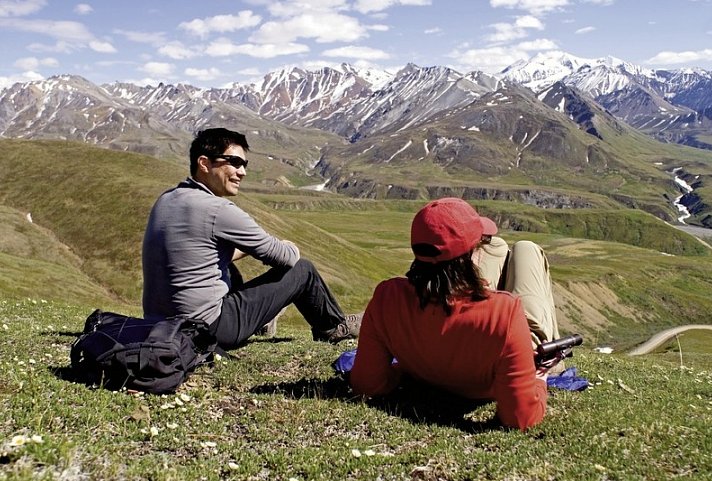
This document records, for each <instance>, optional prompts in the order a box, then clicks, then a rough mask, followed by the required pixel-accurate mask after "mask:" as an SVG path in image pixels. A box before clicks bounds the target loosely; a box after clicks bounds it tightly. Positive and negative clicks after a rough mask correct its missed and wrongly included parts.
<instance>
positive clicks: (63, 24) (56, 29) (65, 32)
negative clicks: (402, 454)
mask: <svg viewBox="0 0 712 481" xmlns="http://www.w3.org/2000/svg"><path fill="white" fill-rule="evenodd" d="M0 27H4V28H7V29H10V30H20V31H22V32H31V33H38V34H43V35H47V36H50V37H53V38H57V39H61V40H65V41H74V42H89V41H91V40H94V35H92V34H91V32H90V31H89V30H88V29H87V28H86V27H85V26H84V24H82V23H79V22H70V21H64V20H60V21H55V20H25V19H19V18H18V19H3V18H0Z"/></svg>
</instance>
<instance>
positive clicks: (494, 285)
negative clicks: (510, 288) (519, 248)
mask: <svg viewBox="0 0 712 481" xmlns="http://www.w3.org/2000/svg"><path fill="white" fill-rule="evenodd" d="M508 253H509V246H508V245H507V241H505V240H504V239H502V238H501V237H497V236H492V238H491V239H490V241H489V243H488V244H482V245H480V246H479V247H478V248H477V249H475V250H474V251H473V252H472V262H474V263H475V265H476V266H477V267H478V268H479V269H480V274H481V275H482V277H483V278H484V279H485V280H487V284H488V286H487V287H489V288H490V289H503V288H504V274H505V264H506V262H507V255H508Z"/></svg>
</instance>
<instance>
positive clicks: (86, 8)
mask: <svg viewBox="0 0 712 481" xmlns="http://www.w3.org/2000/svg"><path fill="white" fill-rule="evenodd" d="M93 11H94V9H93V8H92V6H91V5H89V4H88V3H78V4H77V5H76V6H75V7H74V13H76V14H77V15H89V14H90V13H91V12H93Z"/></svg>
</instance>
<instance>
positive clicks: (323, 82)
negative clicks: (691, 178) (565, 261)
mask: <svg viewBox="0 0 712 481" xmlns="http://www.w3.org/2000/svg"><path fill="white" fill-rule="evenodd" d="M711 82H712V76H711V74H710V73H709V72H706V71H697V70H684V71H682V70H681V71H661V70H655V71H653V70H650V69H645V68H642V67H638V66H635V65H632V64H629V63H626V62H623V61H621V60H618V59H614V58H612V57H607V58H604V59H598V60H588V59H581V58H578V57H574V56H571V55H568V54H563V53H558V54H556V55H549V56H544V55H540V56H537V57H535V58H534V59H532V61H531V62H520V63H518V64H515V65H513V66H511V67H509V68H508V69H506V71H504V72H503V73H502V75H500V76H492V75H487V74H485V73H482V72H477V71H474V72H467V73H464V74H463V73H461V72H457V71H455V70H453V69H450V68H447V67H438V66H435V67H420V66H417V65H413V64H409V65H407V66H405V67H404V68H402V69H400V70H399V71H398V72H396V73H394V74H390V73H388V72H379V71H376V70H359V69H356V68H354V67H352V66H349V65H347V64H343V65H341V66H340V67H339V68H323V69H320V70H316V71H308V70H304V69H298V68H290V69H285V70H281V71H277V72H272V73H270V74H268V75H266V76H265V77H264V79H263V80H262V82H260V83H259V84H250V85H242V84H234V85H232V86H231V87H229V88H221V89H199V88H196V87H193V86H190V85H184V84H178V85H164V84H159V85H157V86H144V87H140V86H136V85H132V84H126V83H114V84H110V85H103V86H97V85H94V84H92V83H91V82H89V81H87V80H85V79H83V78H81V77H76V76H58V77H52V78H50V79H47V80H44V81H36V82H27V83H24V84H16V85H14V86H12V87H11V88H8V89H5V90H3V91H0V137H24V138H44V139H47V138H53V139H69V140H79V141H84V142H89V143H95V144H97V145H101V146H105V147H110V148H114V149H121V150H132V151H137V152H141V153H148V154H151V155H155V156H164V157H165V156H170V157H180V158H182V159H184V158H185V153H186V151H187V147H188V144H189V142H190V138H192V135H193V133H194V132H195V131H196V130H199V129H202V128H205V127H208V126H225V125H229V126H230V127H231V128H234V129H236V130H240V131H243V132H246V133H248V135H249V137H250V139H254V142H255V144H253V147H256V148H255V149H254V154H255V155H260V156H262V158H263V159H268V160H269V162H273V163H272V164H270V165H272V167H277V166H279V168H277V169H275V170H274V176H275V177H279V176H280V175H281V173H279V172H282V170H281V169H286V170H284V172H291V173H292V174H295V175H301V176H302V178H301V180H300V182H306V181H308V180H306V179H305V178H304V176H305V175H306V176H309V175H321V176H323V177H322V178H319V179H317V180H318V181H319V182H323V181H324V180H325V179H329V182H330V184H329V185H330V186H331V187H332V188H333V189H335V190H339V191H342V192H348V193H350V194H353V195H358V196H362V195H386V194H383V192H386V191H387V195H389V196H396V197H398V196H401V197H403V196H405V197H408V196H416V197H417V196H423V195H424V194H423V191H419V190H418V189H415V190H412V188H410V187H406V186H405V185H403V184H401V185H400V186H395V187H393V186H392V187H388V186H387V185H384V184H383V182H382V180H377V179H370V180H369V179H366V178H364V177H363V176H361V177H359V178H357V179H354V178H353V177H352V175H353V174H354V170H353V169H351V168H349V167H348V165H347V164H348V163H349V162H356V163H360V164H361V165H363V164H373V165H374V166H388V165H390V166H393V165H399V166H400V165H401V164H402V165H409V163H414V164H418V163H420V162H423V161H425V162H428V163H429V165H431V166H432V168H433V169H435V170H433V171H432V172H439V173H440V174H442V175H445V176H446V177H447V176H454V177H452V179H459V178H460V176H461V175H475V178H481V177H482V176H490V175H496V176H506V175H509V173H510V172H518V174H517V175H521V178H527V179H530V180H529V181H530V182H532V183H534V184H536V183H541V182H544V183H549V184H550V183H551V182H564V183H566V182H572V179H574V178H575V176H576V175H578V173H579V172H588V173H589V174H590V173H592V172H594V171H600V172H606V170H607V169H608V168H613V167H610V166H613V165H618V167H616V168H618V169H620V170H621V171H623V170H625V169H628V166H627V165H625V163H620V162H621V160H620V159H621V158H625V157H626V155H627V153H625V152H623V153H621V152H617V151H616V149H618V148H619V147H618V146H619V145H622V144H627V143H628V137H625V136H631V132H633V131H632V130H631V129H630V128H629V127H627V126H624V124H623V123H621V121H625V122H626V123H628V124H630V125H632V126H634V127H636V128H638V129H640V130H642V131H644V132H647V133H649V134H652V135H654V136H657V137H658V138H659V139H662V140H665V141H667V142H679V143H686V144H688V145H695V146H698V147H703V148H712V146H709V145H707V143H706V142H705V140H704V139H705V138H707V137H709V129H710V123H711V122H712V120H711V117H712V99H710V96H711V95H712V94H711V93H710V92H711V91H712V88H710V83H711ZM532 90H533V92H532ZM594 99H595V100H594ZM614 116H615V117H614ZM335 134H336V135H335ZM636 135H638V134H636ZM704 135H706V136H707V137H705V136H704ZM621 136H623V137H625V139H624V140H622V141H621V140H620V139H617V138H618V137H621ZM612 141H613V142H612ZM634 142H640V140H638V137H636V140H634ZM251 143H252V140H251ZM643 149H647V150H648V151H650V150H651V149H650V148H649V147H644V148H643ZM652 150H653V151H654V150H655V149H652ZM673 158H674V155H673ZM264 165H265V166H267V164H264ZM315 166H316V167H317V168H316V170H312V169H313V168H314V167H315ZM272 167H264V168H265V169H268V170H269V169H271V168H272ZM672 167H677V165H676V166H670V168H672ZM559 169H561V170H560V172H559V173H558V175H560V176H561V177H556V176H554V175H552V172H554V171H558V170H559ZM398 170H399V171H400V167H398ZM407 170H408V169H407V168H406V169H405V171H407ZM643 170H644V169H643ZM253 172H255V173H257V171H253ZM440 174H438V175H440ZM263 175H264V176H265V178H266V177H268V176H269V175H271V173H270V172H268V171H267V170H266V171H264V174H263ZM419 175H420V174H419V173H418V171H417V170H416V173H414V176H419ZM663 177H664V176H663ZM448 178H450V177H448ZM517 178H520V177H517ZM633 180H635V179H633ZM667 181H668V179H666V178H663V180H660V179H658V180H657V181H656V182H661V183H658V184H656V185H655V186H654V188H655V189H660V191H665V190H666V189H668V188H669V187H668V186H667ZM422 182H424V185H425V184H429V183H430V182H431V180H428V179H424V180H423V181H422ZM549 184H547V185H549ZM551 185H553V184H551ZM428 188H429V187H428ZM384 189H385V190H384ZM428 192H430V191H428ZM443 192H444V191H442V192H441V191H440V190H437V189H436V190H435V191H433V192H432V193H431V194H432V195H435V194H438V193H443ZM468 192H469V191H468ZM482 192H485V191H482ZM487 192H489V191H487ZM453 193H455V192H453ZM550 194H551V192H549V193H548V194H541V193H540V194H537V195H536V196H533V197H532V198H535V199H537V200H536V202H549V204H546V205H551V206H565V205H584V204H581V203H580V202H579V201H578V200H572V199H566V198H563V197H561V194H556V195H554V197H550ZM428 195H430V194H428ZM468 195H487V196H489V195H504V194H502V193H501V192H500V193H498V194H493V193H491V192H490V193H480V194H475V193H474V191H473V192H470V193H469V194H468ZM507 195H509V194H507ZM518 195H519V194H518ZM522 195H524V194H522ZM526 195H529V194H526ZM488 198H489V197H488ZM622 198H623V197H621V196H618V197H616V202H620V201H621V200H620V199H622ZM542 199H549V200H542ZM552 199H555V200H552ZM625 204H626V205H629V206H634V205H635V200H631V199H628V200H625ZM649 211H651V212H652V211H653V210H649ZM655 213H656V215H661V216H664V215H663V214H660V212H659V211H656V212H655Z"/></svg>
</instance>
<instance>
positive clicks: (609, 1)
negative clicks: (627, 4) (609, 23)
mask: <svg viewBox="0 0 712 481" xmlns="http://www.w3.org/2000/svg"><path fill="white" fill-rule="evenodd" d="M583 1H584V3H593V4H595V5H604V6H607V5H613V4H614V3H615V1H616V0H583Z"/></svg>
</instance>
